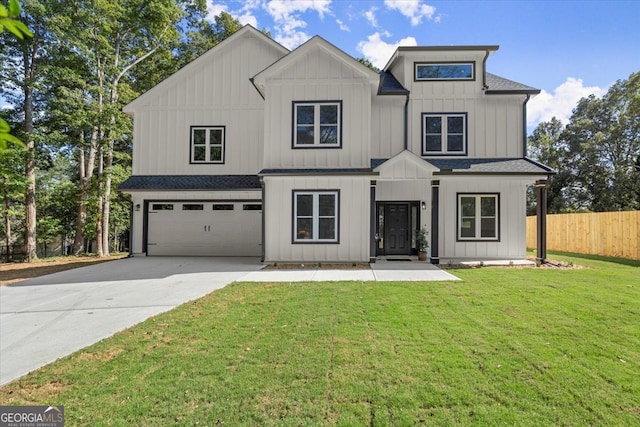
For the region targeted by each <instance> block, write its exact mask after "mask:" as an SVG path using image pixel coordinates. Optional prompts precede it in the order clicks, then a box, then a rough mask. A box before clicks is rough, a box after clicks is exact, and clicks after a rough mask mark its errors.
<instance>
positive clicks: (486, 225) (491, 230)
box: [480, 218, 497, 237]
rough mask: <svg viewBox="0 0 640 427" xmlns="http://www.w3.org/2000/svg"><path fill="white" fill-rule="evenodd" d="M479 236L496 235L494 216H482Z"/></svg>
mask: <svg viewBox="0 0 640 427" xmlns="http://www.w3.org/2000/svg"><path fill="white" fill-rule="evenodd" d="M480 226H481V229H480V237H496V236H497V234H496V220H495V218H482V219H481V220H480Z"/></svg>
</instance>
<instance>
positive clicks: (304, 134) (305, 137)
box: [296, 125, 313, 145]
mask: <svg viewBox="0 0 640 427" xmlns="http://www.w3.org/2000/svg"><path fill="white" fill-rule="evenodd" d="M296 144H297V145H307V144H311V145H312V144H313V126H306V125H305V126H298V131H297V133H296Z"/></svg>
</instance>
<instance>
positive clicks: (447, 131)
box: [422, 113, 467, 156]
mask: <svg viewBox="0 0 640 427" xmlns="http://www.w3.org/2000/svg"><path fill="white" fill-rule="evenodd" d="M466 154H467V113H422V155H423V156H431V155H449V156H451V155H466Z"/></svg>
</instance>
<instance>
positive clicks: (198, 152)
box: [193, 146, 207, 162]
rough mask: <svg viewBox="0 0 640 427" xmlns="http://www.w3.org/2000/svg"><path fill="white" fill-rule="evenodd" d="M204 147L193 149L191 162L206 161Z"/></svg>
mask: <svg viewBox="0 0 640 427" xmlns="http://www.w3.org/2000/svg"><path fill="white" fill-rule="evenodd" d="M206 155H207V151H206V147H201V146H198V147H193V160H194V161H196V162H204V161H205V160H206Z"/></svg>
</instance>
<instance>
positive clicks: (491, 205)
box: [480, 197, 496, 217]
mask: <svg viewBox="0 0 640 427" xmlns="http://www.w3.org/2000/svg"><path fill="white" fill-rule="evenodd" d="M480 210H481V212H480V215H482V216H491V217H495V216H496V198H495V197H481V198H480Z"/></svg>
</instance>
